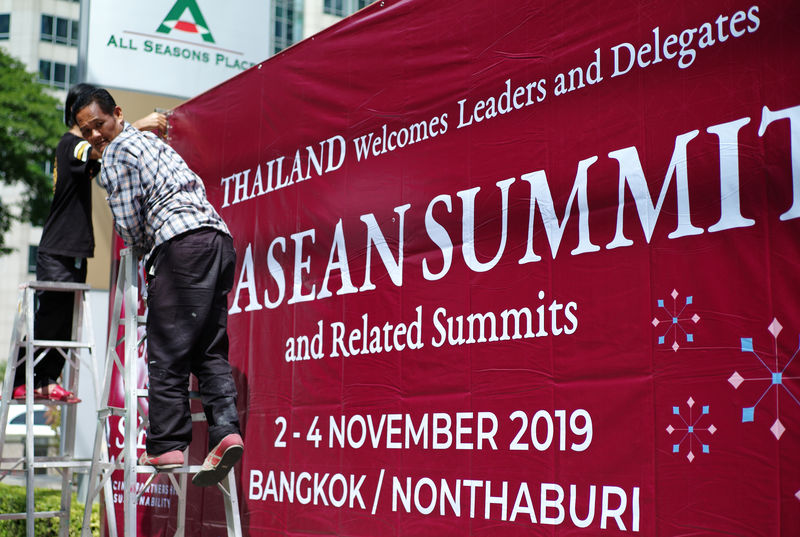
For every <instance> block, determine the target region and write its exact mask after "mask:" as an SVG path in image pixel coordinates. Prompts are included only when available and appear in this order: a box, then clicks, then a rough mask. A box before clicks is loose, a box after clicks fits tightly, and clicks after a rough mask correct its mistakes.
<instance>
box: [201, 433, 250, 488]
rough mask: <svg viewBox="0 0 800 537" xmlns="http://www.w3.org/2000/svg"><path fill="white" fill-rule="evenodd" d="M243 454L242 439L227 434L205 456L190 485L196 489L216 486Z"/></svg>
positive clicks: (236, 435) (235, 435)
mask: <svg viewBox="0 0 800 537" xmlns="http://www.w3.org/2000/svg"><path fill="white" fill-rule="evenodd" d="M243 452H244V443H243V442H242V437H241V436H239V435H238V434H229V435H228V436H226V437H225V438H223V439H222V441H221V442H220V443H219V444H217V447H215V448H214V449H212V450H211V452H210V453H209V454H208V456H206V460H204V461H203V466H202V468H200V471H199V472H197V473H196V474H194V477H193V478H192V483H194V484H195V485H197V486H198V487H210V486H211V485H216V484H217V483H219V482H220V481H222V479H223V478H224V477H225V476H226V475H228V472H229V471H230V469H231V468H233V465H234V464H236V463H237V462H239V459H241V458H242V453H243Z"/></svg>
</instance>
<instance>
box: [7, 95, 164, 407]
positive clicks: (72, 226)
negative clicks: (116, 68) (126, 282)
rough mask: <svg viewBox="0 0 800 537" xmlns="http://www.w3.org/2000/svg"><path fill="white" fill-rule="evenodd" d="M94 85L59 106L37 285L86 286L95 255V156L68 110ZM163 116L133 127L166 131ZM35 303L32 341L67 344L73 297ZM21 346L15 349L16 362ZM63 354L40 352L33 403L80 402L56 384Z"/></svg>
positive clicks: (19, 392)
mask: <svg viewBox="0 0 800 537" xmlns="http://www.w3.org/2000/svg"><path fill="white" fill-rule="evenodd" d="M92 88H93V86H89V85H88V84H77V85H75V86H73V87H72V88H70V90H69V93H68V94H67V99H66V101H65V103H64V123H66V125H67V127H69V130H68V131H67V132H66V133H64V135H63V136H62V137H61V140H59V142H58V146H57V147H56V161H55V166H53V201H52V203H51V205H50V213H49V214H48V216H47V221H46V222H45V224H44V229H43V230H42V238H41V240H40V241H39V249H38V253H37V255H36V280H37V281H40V282H76V283H86V260H87V258H90V257H93V256H94V230H93V229H92V179H93V178H94V177H95V176H96V175H97V173H98V171H99V170H100V162H99V159H100V153H99V152H97V151H96V150H94V149H93V148H92V147H91V145H90V144H89V142H87V141H86V140H84V139H83V138H81V131H80V129H79V128H78V126H77V125H75V120H74V118H73V115H72V106H73V104H74V103H75V100H76V99H77V98H78V96H79V95H80V94H81V93H82V92H85V91H87V90H88V89H92ZM166 123H167V120H166V117H165V116H164V115H163V114H156V113H153V114H150V115H149V116H147V117H144V118H142V119H140V120H138V121H137V122H135V123H134V125H135V126H136V127H137V128H139V129H147V130H159V129H162V128H163V129H165V128H166ZM36 294H37V298H38V300H39V305H38V307H37V308H36V313H35V320H34V327H35V328H34V337H35V338H36V339H40V340H54V341H69V340H70V338H71V334H72V310H73V299H74V297H73V293H72V292H65V291H49V290H39V291H37V293H36ZM24 352H25V347H22V348H20V358H21V357H22V355H24ZM64 361H65V359H64V356H63V355H62V354H61V353H59V352H58V351H57V350H56V349H50V350H47V351H45V354H44V356H43V357H42V358H41V359H40V360H39V361H38V363H37V364H36V367H35V368H34V390H33V395H34V398H36V399H48V400H51V401H61V402H65V403H77V402H80V400H79V399H78V398H77V397H76V396H75V394H73V393H72V392H70V391H68V390H65V389H64V388H63V387H62V386H61V385H60V384H58V377H60V376H61V370H62V369H63V368H64ZM12 397H13V398H14V399H25V368H24V367H19V368H17V370H16V374H15V376H14V392H13V396H12Z"/></svg>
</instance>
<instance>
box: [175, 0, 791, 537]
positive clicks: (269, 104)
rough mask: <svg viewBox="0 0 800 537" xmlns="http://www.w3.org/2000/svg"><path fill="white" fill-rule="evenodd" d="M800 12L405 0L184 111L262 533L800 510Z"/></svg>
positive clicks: (248, 484) (245, 498) (618, 527)
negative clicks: (223, 251)
mask: <svg viewBox="0 0 800 537" xmlns="http://www.w3.org/2000/svg"><path fill="white" fill-rule="evenodd" d="M798 21H800V4H798V3H797V2H793V1H788V0H787V1H774V2H763V3H753V2H748V1H744V0H729V1H713V2H712V1H709V2H674V1H654V2H645V3H643V2H639V1H613V2H597V1H588V2H572V3H568V2H561V3H557V2H556V3H554V2H540V1H533V0H531V1H516V2H456V1H452V0H447V1H445V0H426V1H421V0H405V1H385V2H376V3H374V4H372V5H370V6H369V7H367V8H366V9H364V10H362V11H360V12H359V13H357V14H356V15H355V16H353V17H351V18H348V19H346V20H345V21H343V22H342V23H340V24H337V25H336V26H334V27H332V28H330V29H329V30H327V31H324V32H322V33H321V34H319V35H317V36H315V37H314V38H313V39H310V40H306V41H304V42H302V43H300V44H298V45H296V46H294V47H292V48H290V49H289V50H286V51H284V52H282V53H280V54H278V55H277V56H275V57H273V58H271V59H270V60H269V61H267V62H265V63H264V64H262V65H259V66H257V67H256V68H253V69H251V70H249V71H247V72H245V73H243V74H242V75H240V76H238V77H236V78H234V79H232V80H231V81H229V82H227V83H225V84H222V85H221V86H219V87H217V88H215V89H213V90H211V91H209V92H208V93H205V94H203V95H201V96H199V97H197V98H195V99H193V100H191V101H189V102H188V103H186V104H185V105H183V106H181V107H179V108H178V109H176V110H175V111H174V114H173V116H172V118H171V139H172V143H173V145H174V146H175V147H176V148H177V149H178V150H179V152H180V153H181V154H182V155H183V156H184V158H185V159H186V161H187V162H188V163H189V165H190V166H191V167H192V168H193V169H194V170H195V171H197V172H198V173H199V175H200V176H201V177H203V179H204V181H205V184H206V188H207V191H208V195H209V199H211V200H212V202H213V203H214V204H215V206H216V207H217V208H218V209H219V212H220V214H221V215H222V216H223V218H224V219H225V220H226V222H227V223H228V225H229V226H230V229H231V231H232V233H233V236H234V240H235V244H236V248H237V252H238V264H237V274H236V278H235V282H234V283H235V286H234V290H233V291H232V292H231V295H230V301H231V303H230V316H229V333H230V336H231V363H232V365H233V367H234V369H235V372H236V376H237V380H238V381H239V386H240V393H239V396H240V401H239V404H240V409H241V416H242V420H243V425H244V429H245V454H244V459H243V462H242V463H241V465H240V468H238V467H237V469H238V470H239V471H240V486H241V491H240V493H241V494H240V498H241V502H242V514H243V523H244V526H245V527H246V533H247V534H249V535H254V536H255V535H264V536H266V535H285V536H300V535H342V536H345V535H346V536H374V535H400V536H412V535H413V536H415V537H419V536H436V537H440V536H462V535H492V536H497V535H499V536H511V535H598V534H605V533H607V534H610V535H615V534H624V533H640V534H643V535H670V536H671V535H712V534H714V535H716V534H720V535H748V536H777V535H782V536H790V535H798V534H800V358H799V357H798V356H797V355H798V349H799V345H798V342H800V337H799V336H800V283H798V278H797V271H798V263H800V89H798V88H800V61H798V58H800V31H799V30H798V26H797V24H798ZM204 440H205V439H204V438H203V439H201V440H200V442H198V444H200V443H202V442H204ZM200 447H201V448H202V447H203V446H200ZM202 451H203V449H199V448H198V452H202ZM200 454H201V455H202V453H200ZM195 493H196V489H195ZM211 503H213V504H215V505H217V504H219V503H220V500H219V498H217V497H211V496H210V495H207V496H206V501H205V502H197V503H195V504H193V505H192V508H193V509H195V514H194V521H193V523H197V527H196V528H195V529H196V533H192V534H193V535H195V534H197V535H211V533H208V531H210V530H208V531H207V532H206V533H203V531H206V530H202V529H201V528H200V525H199V522H197V520H199V519H201V518H202V517H203V516H206V515H207V512H204V513H203V514H202V515H201V509H202V508H201V506H203V505H209V504H211ZM218 514H219V510H217V515H218ZM214 531H216V532H217V533H218V530H214ZM215 534H216V533H215Z"/></svg>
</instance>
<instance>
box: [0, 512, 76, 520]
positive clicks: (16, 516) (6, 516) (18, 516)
mask: <svg viewBox="0 0 800 537" xmlns="http://www.w3.org/2000/svg"><path fill="white" fill-rule="evenodd" d="M32 514H33V518H55V517H63V516H65V515H66V513H65V512H64V511H36V512H34V513H32ZM27 516H28V514H27V513H0V520H23V519H25V518H27Z"/></svg>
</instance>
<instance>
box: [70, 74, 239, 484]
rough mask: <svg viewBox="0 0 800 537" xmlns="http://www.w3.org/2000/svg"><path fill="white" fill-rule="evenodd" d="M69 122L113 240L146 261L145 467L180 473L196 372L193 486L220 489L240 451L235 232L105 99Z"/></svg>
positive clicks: (102, 95)
mask: <svg viewBox="0 0 800 537" xmlns="http://www.w3.org/2000/svg"><path fill="white" fill-rule="evenodd" d="M73 114H74V118H75V120H76V123H77V125H78V126H79V128H80V130H81V134H82V135H83V137H84V138H85V139H86V140H87V141H89V143H91V144H92V147H93V148H94V149H95V150H97V151H98V152H99V153H101V154H102V155H103V170H102V173H101V178H100V183H101V185H102V186H103V187H104V188H105V189H106V191H107V192H108V198H107V199H108V203H109V206H110V207H111V212H112V214H113V216H114V225H115V227H116V229H117V232H118V233H119V234H120V236H121V237H122V239H123V240H124V241H125V244H126V245H127V246H128V247H130V248H132V249H133V250H134V251H135V252H137V253H138V254H139V255H143V256H144V260H145V268H146V272H147V289H148V296H147V301H148V311H149V313H148V317H147V341H148V352H147V354H148V369H149V373H150V388H149V407H150V411H149V427H148V430H147V444H146V448H147V449H146V453H143V454H142V456H141V457H140V460H139V462H140V464H145V465H151V466H154V467H156V468H157V469H169V468H177V467H179V466H182V465H183V463H184V456H183V451H184V450H185V449H186V448H187V447H188V445H189V443H190V442H191V439H192V421H191V412H190V408H189V374H190V373H193V374H194V375H195V376H196V377H197V379H198V382H199V391H200V397H201V401H202V404H203V409H204V411H205V414H206V418H207V421H208V432H209V449H210V451H209V453H208V456H207V457H206V458H205V461H204V462H203V465H202V468H201V469H200V471H198V472H197V473H196V474H195V475H194V477H193V478H192V482H193V483H194V484H195V485H199V486H210V485H214V484H216V483H218V482H220V481H221V480H222V479H223V478H224V477H225V476H226V475H227V473H228V471H229V470H230V469H231V467H233V465H234V464H236V462H237V461H238V460H239V459H240V458H241V456H242V453H243V449H244V445H243V442H242V438H241V431H240V428H239V416H238V413H237V410H236V397H237V393H236V386H235V384H234V381H233V375H232V373H231V368H230V364H229V363H228V335H227V294H228V292H229V291H230V289H231V287H232V286H233V273H234V270H235V264H236V254H235V252H234V249H233V241H232V239H231V236H230V232H229V231H228V228H227V226H226V225H225V222H224V221H223V220H222V218H220V216H219V215H218V214H217V212H216V211H215V210H214V208H213V207H212V206H211V204H210V203H209V202H208V200H207V199H206V196H205V188H204V186H203V183H202V180H201V179H200V178H199V177H198V176H197V175H196V174H195V173H194V172H192V171H191V170H190V169H189V167H188V166H187V165H186V163H185V162H184V161H183V159H182V158H181V157H180V156H179V155H178V154H177V153H176V152H175V151H174V150H173V149H172V148H171V147H169V146H168V145H167V144H166V143H164V142H163V141H162V140H160V139H159V138H158V137H156V136H155V135H153V134H151V133H141V132H139V131H137V130H136V129H135V128H133V127H132V126H131V125H130V124H128V123H126V122H125V121H124V119H123V115H122V110H121V109H120V107H119V106H117V105H116V103H115V102H114V99H113V98H112V97H111V95H110V94H109V93H108V91H106V90H105V89H101V88H95V89H94V90H93V91H89V92H86V93H85V94H82V95H81V96H79V98H78V99H77V100H76V102H75V104H74V105H73Z"/></svg>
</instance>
